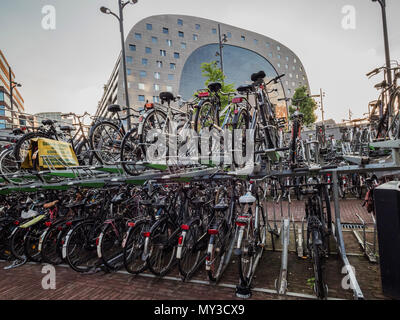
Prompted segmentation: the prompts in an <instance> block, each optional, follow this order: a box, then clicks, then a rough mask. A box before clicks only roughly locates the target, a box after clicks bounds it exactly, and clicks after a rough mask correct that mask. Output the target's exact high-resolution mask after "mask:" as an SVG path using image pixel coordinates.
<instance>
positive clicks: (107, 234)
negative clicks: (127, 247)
mask: <svg viewBox="0 0 400 320" xmlns="http://www.w3.org/2000/svg"><path fill="white" fill-rule="evenodd" d="M124 229H125V221H124V220H123V219H117V220H114V221H112V222H110V223H107V224H106V225H105V226H104V227H103V229H102V231H101V233H100V235H99V236H98V241H96V242H97V255H98V256H99V258H100V259H101V260H102V261H103V263H104V265H105V266H106V267H107V268H109V269H111V270H118V269H119V268H120V267H121V266H122V263H123V248H122V237H121V236H120V235H122V234H123V233H124Z"/></svg>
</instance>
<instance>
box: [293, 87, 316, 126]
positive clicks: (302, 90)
mask: <svg viewBox="0 0 400 320" xmlns="http://www.w3.org/2000/svg"><path fill="white" fill-rule="evenodd" d="M293 101H294V103H293V104H294V105H295V106H293V105H291V106H289V114H290V115H292V114H293V113H294V112H295V111H296V110H297V107H299V111H300V112H301V113H303V114H304V118H303V123H304V124H305V125H306V126H309V125H310V124H313V123H315V121H317V115H316V114H315V111H316V110H317V104H316V103H315V101H314V99H313V98H311V97H308V93H307V87H306V86H301V87H299V88H297V89H296V91H295V93H294V95H293V98H292V102H293Z"/></svg>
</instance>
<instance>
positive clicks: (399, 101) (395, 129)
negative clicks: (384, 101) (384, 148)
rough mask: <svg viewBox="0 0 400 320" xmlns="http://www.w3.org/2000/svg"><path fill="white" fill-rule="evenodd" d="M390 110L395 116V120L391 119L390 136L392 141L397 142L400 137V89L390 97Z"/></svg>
mask: <svg viewBox="0 0 400 320" xmlns="http://www.w3.org/2000/svg"><path fill="white" fill-rule="evenodd" d="M390 110H391V112H392V114H394V115H395V116H394V117H393V118H389V120H390V123H389V130H388V135H389V138H390V139H391V140H396V139H398V138H400V137H399V129H400V119H399V117H400V114H399V112H400V88H397V89H396V91H395V92H394V93H393V94H392V96H391V97H390Z"/></svg>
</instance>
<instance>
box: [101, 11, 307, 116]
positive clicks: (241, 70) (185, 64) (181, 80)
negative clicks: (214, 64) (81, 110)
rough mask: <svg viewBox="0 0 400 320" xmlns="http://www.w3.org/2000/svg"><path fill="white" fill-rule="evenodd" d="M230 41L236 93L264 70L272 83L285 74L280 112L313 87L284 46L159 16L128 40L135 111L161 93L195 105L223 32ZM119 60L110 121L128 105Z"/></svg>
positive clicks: (107, 94)
mask: <svg viewBox="0 0 400 320" xmlns="http://www.w3.org/2000/svg"><path fill="white" fill-rule="evenodd" d="M219 28H220V34H221V38H222V37H224V36H225V39H226V40H227V41H226V42H225V43H224V47H223V53H222V56H223V69H224V74H225V75H226V76H227V80H226V83H233V84H234V85H235V86H236V87H237V86H239V85H242V84H246V83H250V75H251V74H252V73H254V72H258V71H260V70H264V71H265V72H266V74H267V77H269V78H272V77H274V76H276V75H277V74H282V73H285V74H286V76H285V77H284V78H282V81H281V84H280V85H278V86H277V89H278V92H277V94H276V97H274V99H273V103H275V104H276V105H277V106H278V107H279V108H280V110H286V104H285V102H278V98H284V97H289V98H290V97H292V96H293V94H294V91H295V89H296V88H298V87H299V86H302V85H306V86H307V87H309V84H308V79H307V75H306V72H305V69H304V66H303V64H302V63H301V61H300V59H299V57H298V56H297V55H296V54H295V53H294V52H293V51H291V50H290V49H289V48H287V47H286V46H284V45H283V44H282V43H280V42H278V41H276V40H273V39H271V38H268V37H266V36H263V35H260V34H258V33H254V32H251V31H248V30H244V29H240V28H237V27H234V26H231V25H227V24H223V23H218V22H216V21H212V20H208V19H203V18H198V17H192V16H185V15H157V16H151V17H148V18H145V19H143V20H141V21H140V22H138V23H137V24H136V25H135V26H134V27H133V28H132V29H131V30H130V32H129V34H128V35H127V38H126V42H125V45H126V48H125V49H126V60H127V72H128V92H129V101H130V105H131V107H134V108H135V107H136V108H137V107H139V106H143V104H144V103H145V102H146V101H147V100H148V101H151V102H158V95H159V93H160V92H162V91H171V92H173V93H174V94H175V95H177V94H180V95H182V96H183V97H184V98H185V99H190V98H191V97H192V95H193V93H194V92H195V91H196V90H197V89H202V88H204V81H205V78H204V77H202V75H201V69H200V65H201V63H203V62H211V61H219V60H220V57H219V30H218V29H219ZM120 60H121V56H120V57H119V58H118V60H117V63H116V65H115V67H114V70H113V72H112V75H111V77H110V79H109V81H108V83H107V85H106V86H105V90H104V94H103V97H102V99H101V101H100V102H99V106H98V110H97V116H101V117H107V116H109V115H108V114H107V106H108V105H110V104H112V103H120V104H122V105H124V103H125V94H124V90H123V88H124V87H123V74H122V66H121V64H120Z"/></svg>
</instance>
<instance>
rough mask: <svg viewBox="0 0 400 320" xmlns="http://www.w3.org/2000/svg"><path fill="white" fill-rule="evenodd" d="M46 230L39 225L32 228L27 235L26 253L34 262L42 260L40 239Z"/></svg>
mask: <svg viewBox="0 0 400 320" xmlns="http://www.w3.org/2000/svg"><path fill="white" fill-rule="evenodd" d="M43 231H44V230H43V229H41V228H40V227H39V228H38V226H34V227H33V228H30V229H29V231H28V233H27V234H26V236H25V242H24V253H25V256H26V257H27V258H28V260H30V261H33V262H40V261H41V260H42V259H41V254H40V251H39V240H40V236H41V234H42V232H43Z"/></svg>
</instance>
